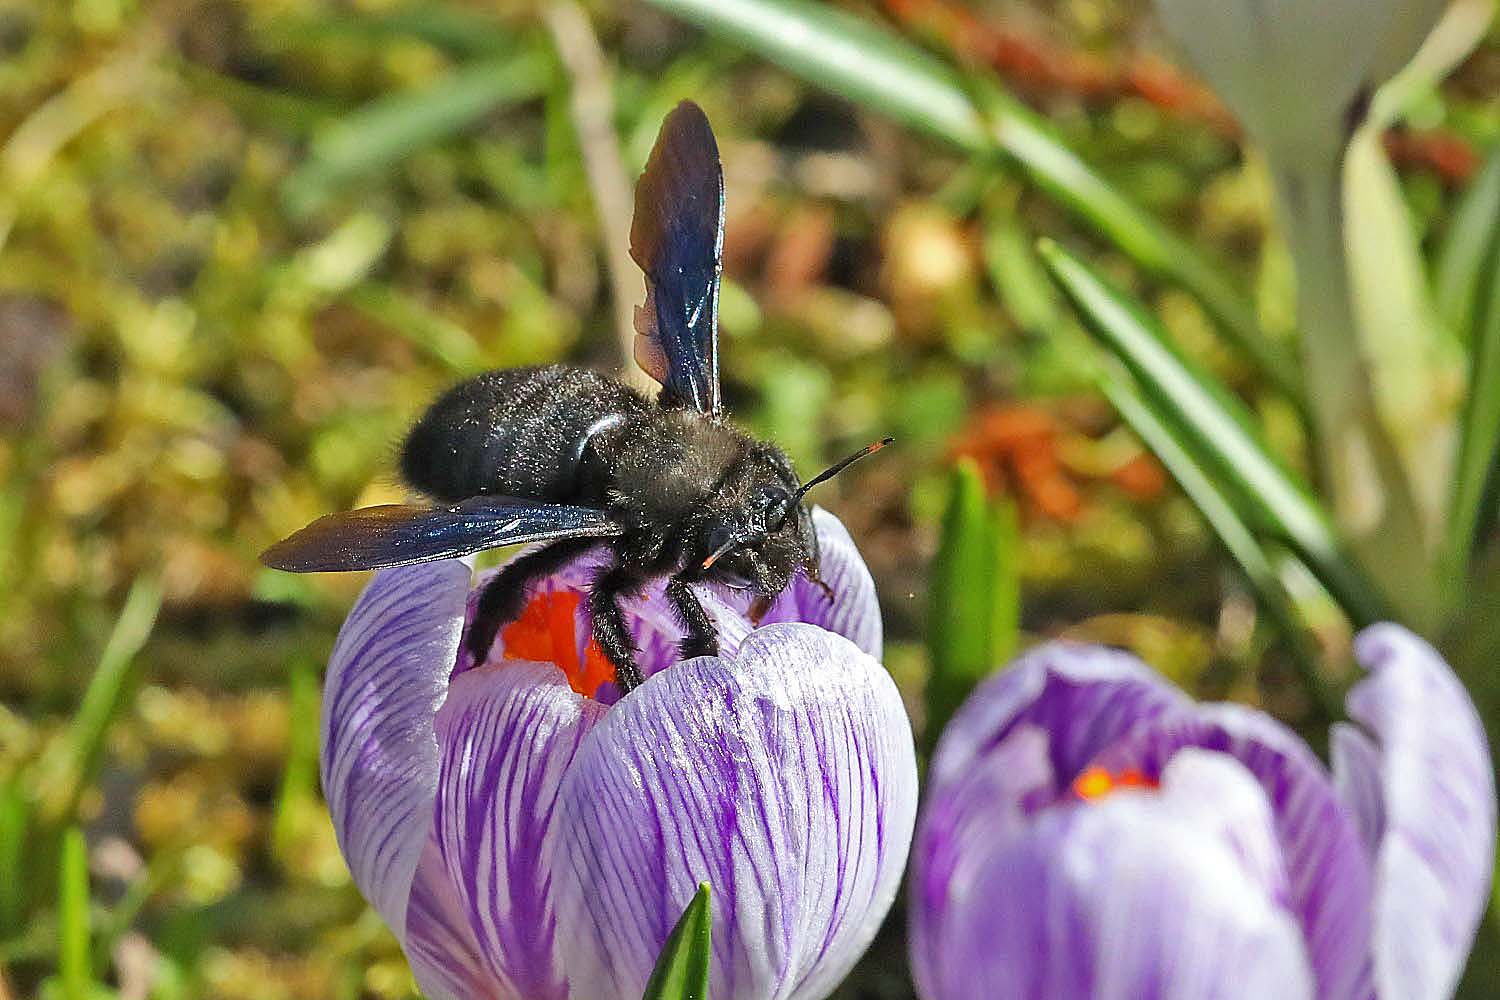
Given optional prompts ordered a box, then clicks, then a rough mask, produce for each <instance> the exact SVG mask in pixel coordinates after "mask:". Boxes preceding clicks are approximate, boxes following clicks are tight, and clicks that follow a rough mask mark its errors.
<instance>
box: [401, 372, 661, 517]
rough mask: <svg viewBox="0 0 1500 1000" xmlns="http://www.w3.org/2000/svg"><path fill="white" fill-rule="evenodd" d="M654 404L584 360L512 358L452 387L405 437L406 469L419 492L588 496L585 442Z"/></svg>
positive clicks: (456, 496)
mask: <svg viewBox="0 0 1500 1000" xmlns="http://www.w3.org/2000/svg"><path fill="white" fill-rule="evenodd" d="M649 408H650V404H648V403H647V402H646V401H645V400H644V399H643V398H642V397H641V396H640V395H638V394H637V393H635V392H634V391H632V390H631V389H630V388H628V387H627V386H625V385H624V384H623V383H621V382H618V381H616V380H614V379H611V378H607V377H605V376H603V375H599V374H596V373H595V372H591V371H588V370H587V369H583V368H571V367H568V366H565V365H551V366H548V367H545V368H536V367H530V368H506V369H502V370H499V371H492V372H486V373H485V374H483V375H478V376H475V377H474V378H472V379H469V380H468V381H467V382H461V383H459V384H458V385H456V386H454V387H453V388H452V389H449V390H448V391H447V392H446V393H444V394H443V395H442V396H440V397H438V400H437V402H435V403H433V404H432V406H431V407H429V408H428V410H427V412H426V413H425V414H423V416H422V419H421V420H419V421H418V422H417V425H416V426H415V427H413V428H412V429H411V432H410V433H409V434H407V436H406V441H405V442H404V443H403V444H402V446H401V474H402V476H403V477H404V478H405V479H406V481H407V482H408V483H409V484H411V485H412V486H413V487H415V488H416V489H418V490H421V491H422V492H423V493H426V494H428V495H429V496H432V497H435V498H437V499H438V500H448V501H458V500H462V499H465V498H466V497H471V496H478V495H479V494H481V493H494V494H503V495H507V496H521V497H537V498H539V499H544V500H552V501H557V502H561V501H565V500H575V501H576V500H587V499H591V497H589V496H586V495H581V494H587V493H589V492H591V490H590V489H589V484H586V483H581V482H580V476H579V474H578V473H579V469H578V458H579V446H580V444H581V443H582V442H583V440H584V439H585V438H586V437H587V436H588V435H589V433H590V431H591V429H596V428H598V427H600V426H603V425H607V424H610V422H611V421H610V418H612V417H618V418H623V419H624V420H629V419H630V418H632V417H635V416H639V415H642V414H644V413H646V412H648V410H649Z"/></svg>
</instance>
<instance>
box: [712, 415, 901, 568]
mask: <svg viewBox="0 0 1500 1000" xmlns="http://www.w3.org/2000/svg"><path fill="white" fill-rule="evenodd" d="M889 443H890V438H886V439H885V440H883V441H878V442H876V443H875V444H872V445H870V446H868V447H866V448H862V449H860V450H859V451H857V452H855V453H854V454H853V455H850V456H849V457H848V458H846V459H844V460H843V461H841V462H837V463H835V464H834V465H833V466H831V467H829V468H828V469H826V470H824V471H823V472H821V473H819V474H818V475H816V476H814V477H813V478H812V479H809V480H808V481H807V482H805V483H803V484H801V485H800V486H799V485H798V484H797V477H796V474H795V473H794V472H793V471H792V467H791V463H790V462H788V461H787V459H786V456H785V455H783V454H782V453H781V452H780V451H779V450H778V449H775V448H771V447H769V446H766V447H764V448H763V449H761V450H757V452H756V453H754V454H752V455H751V456H750V457H749V460H748V461H746V462H744V463H743V464H741V465H740V466H739V467H738V468H737V469H736V470H735V473H736V474H734V475H732V476H730V477H728V481H726V482H725V483H724V484H723V489H722V491H721V492H720V493H719V495H718V496H716V497H715V498H714V501H713V502H711V503H710V505H709V508H708V510H707V511H706V512H705V513H706V516H705V518H704V520H703V521H702V522H701V525H702V527H701V530H700V534H699V539H698V546H697V550H698V553H700V554H698V555H697V556H696V558H697V559H699V560H700V572H701V573H702V574H703V576H704V577H706V578H708V579H711V580H717V581H719V582H721V583H725V584H727V585H729V586H731V587H737V588H744V589H748V590H751V591H753V592H754V593H756V594H761V595H765V596H774V595H776V594H779V593H781V591H783V590H784V589H786V586H787V584H788V583H790V582H791V579H792V574H794V573H795V572H796V571H797V570H798V569H799V568H806V569H808V570H809V571H810V572H812V573H816V570H817V562H818V540H817V535H816V534H815V533H814V531H813V523H812V514H811V512H810V511H809V510H808V509H807V507H806V506H805V505H804V504H803V503H802V498H803V496H805V495H806V493H807V491H808V490H810V489H812V488H813V487H814V486H816V485H818V484H819V483H822V482H825V481H826V480H828V479H831V478H832V477H833V476H836V475H838V474H839V473H840V472H842V471H843V470H844V469H845V468H846V467H847V466H849V465H850V464H852V463H854V462H856V461H858V460H859V459H861V458H864V457H865V456H866V455H869V454H872V453H874V452H876V451H879V450H880V449H881V448H883V447H885V446H886V445H887V444H889Z"/></svg>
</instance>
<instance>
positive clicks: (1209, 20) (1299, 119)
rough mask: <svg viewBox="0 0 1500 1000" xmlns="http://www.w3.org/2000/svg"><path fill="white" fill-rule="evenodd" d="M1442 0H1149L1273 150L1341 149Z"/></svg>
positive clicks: (1288, 154) (1294, 154)
mask: <svg viewBox="0 0 1500 1000" xmlns="http://www.w3.org/2000/svg"><path fill="white" fill-rule="evenodd" d="M1446 6H1447V2H1446V0H1156V9H1157V12H1158V13H1159V14H1160V16H1161V19H1162V22H1163V23H1164V24H1165V26H1166V29H1167V32H1168V34H1170V35H1171V36H1172V38H1173V40H1174V41H1176V43H1177V44H1178V45H1179V46H1181V47H1182V49H1183V50H1184V52H1185V53H1186V54H1187V56H1188V58H1189V59H1190V60H1191V61H1192V63H1193V65H1194V66H1195V67H1196V68H1197V70H1198V71H1199V72H1200V73H1202V74H1203V76H1204V77H1205V78H1206V79H1207V80H1208V82H1209V83H1210V84H1211V85H1212V86H1213V88H1214V89H1215V90H1216V91H1218V93H1219V96H1220V97H1222V98H1223V99H1224V101H1225V102H1226V103H1227V104H1228V105H1229V106H1230V108H1232V109H1233V110H1234V112H1235V114H1236V115H1238V116H1239V118H1240V120H1241V121H1242V122H1244V124H1245V127H1246V128H1247V129H1248V130H1249V131H1250V133H1251V135H1252V136H1254V138H1255V140H1256V141H1257V142H1259V143H1260V144H1261V145H1263V146H1265V147H1266V149H1267V150H1268V151H1269V152H1270V155H1271V156H1272V158H1273V159H1278V158H1279V159H1296V158H1299V157H1300V156H1302V155H1307V154H1309V153H1311V154H1313V155H1326V151H1327V150H1328V149H1329V148H1330V144H1332V148H1335V149H1342V148H1343V145H1344V142H1345V140H1346V139H1347V138H1348V132H1349V123H1350V121H1351V118H1353V117H1354V116H1355V115H1356V114H1357V112H1358V110H1359V106H1360V104H1361V102H1362V101H1363V100H1364V99H1365V98H1366V97H1367V96H1368V95H1369V94H1370V92H1371V91H1373V90H1374V89H1375V87H1377V86H1379V85H1380V84H1381V83H1382V82H1384V81H1385V80H1386V79H1387V78H1388V77H1390V76H1391V75H1393V74H1394V73H1395V72H1396V71H1397V70H1399V69H1400V68H1401V67H1402V66H1403V65H1405V64H1406V63H1407V62H1408V61H1409V60H1410V59H1411V57H1412V56H1413V55H1415V54H1416V51H1417V48H1418V47H1419V46H1420V45H1421V44H1422V40H1423V39H1424V38H1426V37H1427V34H1428V32H1430V31H1431V30H1432V27H1433V25H1435V24H1436V23H1437V20H1438V18H1439V17H1440V16H1441V15H1442V13H1443V10H1444V8H1446Z"/></svg>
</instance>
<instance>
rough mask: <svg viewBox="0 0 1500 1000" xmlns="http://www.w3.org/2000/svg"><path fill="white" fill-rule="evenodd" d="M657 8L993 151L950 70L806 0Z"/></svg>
mask: <svg viewBox="0 0 1500 1000" xmlns="http://www.w3.org/2000/svg"><path fill="white" fill-rule="evenodd" d="M651 2H652V4H653V5H654V6H656V7H658V8H660V9H662V10H664V11H666V12H667V13H669V14H674V15H676V16H678V17H680V18H682V19H683V20H685V21H689V22H691V23H693V24H696V25H698V26H699V27H701V28H704V29H706V30H709V31H712V32H714V33H715V34H718V35H720V36H721V37H724V38H727V39H729V40H730V41H732V42H734V43H735V44H737V45H741V46H743V47H745V48H747V49H750V50H752V51H754V52H757V53H759V54H760V55H761V56H763V57H765V58H766V59H769V60H770V61H771V62H773V63H775V64H777V65H778V66H780V67H782V68H783V69H785V70H786V71H788V72H789V73H792V74H794V75H796V76H801V77H804V78H806V79H808V80H811V81H813V82H814V83H816V84H818V85H819V86H822V87H824V88H826V89H828V90H831V91H833V92H834V93H836V94H840V95H842V96H844V97H846V98H848V99H849V100H852V101H854V102H856V103H858V104H862V105H864V106H866V107H870V108H874V109H875V110H877V111H880V112H882V113H883V114H886V115H889V116H890V117H892V118H894V119H896V120H897V121H898V122H901V123H902V124H903V125H907V126H910V127H912V128H916V129H919V130H921V131H923V132H926V133H928V134H929V135H933V136H936V137H938V138H941V139H944V140H946V141H948V142H951V143H954V144H956V145H958V146H959V147H960V148H962V149H966V150H968V151H969V152H982V151H984V150H985V149H986V148H988V147H989V146H990V145H991V143H990V140H989V139H988V138H987V137H986V135H985V130H984V123H983V121H982V120H981V119H980V116H979V113H978V111H977V110H976V109H975V107H974V104H973V102H972V101H970V100H969V97H968V95H967V94H966V93H965V92H964V88H963V85H962V83H961V82H960V80H959V77H958V75H957V74H956V73H954V72H953V70H952V69H951V68H950V67H948V66H946V65H945V64H943V63H942V62H940V61H939V60H937V59H935V58H933V57H932V56H931V55H929V54H928V53H926V52H923V51H922V50H921V49H919V48H917V47H916V46H914V45H909V44H908V43H906V42H905V41H903V40H902V39H900V38H899V37H897V36H895V35H892V34H891V33H890V32H887V31H883V30H881V29H880V28H878V27H876V26H875V25H873V24H871V23H870V22H869V21H866V20H864V19H863V18H860V17H856V16H855V15H853V14H850V13H848V12H846V11H842V10H839V9H838V8H836V7H833V6H830V5H824V4H812V3H806V2H801V0H651Z"/></svg>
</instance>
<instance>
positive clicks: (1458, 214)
mask: <svg viewBox="0 0 1500 1000" xmlns="http://www.w3.org/2000/svg"><path fill="white" fill-rule="evenodd" d="M1497 247H1500V150H1497V151H1496V152H1495V154H1494V155H1492V156H1491V157H1490V160H1489V162H1488V163H1487V164H1485V167H1484V170H1483V171H1482V172H1481V173H1480V175H1479V176H1478V177H1476V178H1475V179H1474V182H1473V183H1472V184H1470V185H1469V190H1468V191H1466V192H1464V196H1463V198H1462V200H1461V201H1460V202H1459V203H1458V206H1457V207H1456V208H1455V209H1454V210H1453V218H1452V221H1450V222H1449V223H1448V232H1447V235H1446V236H1445V237H1444V238H1443V243H1442V247H1441V248H1440V249H1439V251H1438V256H1437V265H1436V267H1435V269H1434V272H1433V295H1434V296H1435V298H1436V299H1437V308H1438V312H1439V313H1440V314H1441V315H1442V317H1443V320H1444V321H1445V322H1446V323H1447V324H1448V327H1449V329H1451V330H1452V331H1453V332H1454V333H1455V334H1456V335H1457V336H1458V338H1459V339H1460V340H1461V341H1463V342H1464V343H1470V342H1471V341H1472V340H1473V335H1474V331H1475V328H1476V326H1477V324H1478V322H1479V312H1480V310H1481V308H1482V306H1483V289H1484V287H1485V285H1486V284H1487V283H1488V281H1489V277H1490V276H1491V275H1493V273H1494V267H1495V264H1494V262H1495V258H1496V255H1497V252H1500V250H1497Z"/></svg>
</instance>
